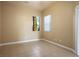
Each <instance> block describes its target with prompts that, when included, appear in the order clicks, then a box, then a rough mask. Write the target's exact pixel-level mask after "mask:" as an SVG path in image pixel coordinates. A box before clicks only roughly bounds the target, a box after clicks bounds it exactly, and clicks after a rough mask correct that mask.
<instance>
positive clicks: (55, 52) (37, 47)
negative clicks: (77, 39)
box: [0, 41, 76, 57]
mask: <svg viewBox="0 0 79 59" xmlns="http://www.w3.org/2000/svg"><path fill="white" fill-rule="evenodd" d="M0 52H1V53H0V54H1V57H76V55H75V54H74V53H72V52H70V51H68V50H65V49H63V48H60V47H58V46H55V45H52V44H50V43H48V42H45V41H34V42H28V43H22V44H14V45H6V46H2V47H0Z"/></svg>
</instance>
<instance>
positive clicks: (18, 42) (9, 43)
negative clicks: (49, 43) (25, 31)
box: [0, 39, 40, 46]
mask: <svg viewBox="0 0 79 59" xmlns="http://www.w3.org/2000/svg"><path fill="white" fill-rule="evenodd" d="M38 40H40V39H32V40H26V41H16V42H8V43H2V44H0V46H5V45H12V44H20V43H26V42H32V41H38Z"/></svg>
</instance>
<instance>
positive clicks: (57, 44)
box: [42, 39, 75, 53]
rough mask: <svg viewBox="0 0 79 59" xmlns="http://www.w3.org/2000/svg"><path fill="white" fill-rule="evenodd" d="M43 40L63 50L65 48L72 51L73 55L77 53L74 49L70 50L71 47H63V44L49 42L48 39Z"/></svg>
mask: <svg viewBox="0 0 79 59" xmlns="http://www.w3.org/2000/svg"><path fill="white" fill-rule="evenodd" d="M42 40H44V41H46V42H48V43H51V44H54V45H56V46H59V47H61V48H64V49H66V50H69V51H72V52H73V53H75V50H73V49H72V48H69V47H67V46H64V45H61V44H59V43H56V42H53V41H49V40H47V39H42Z"/></svg>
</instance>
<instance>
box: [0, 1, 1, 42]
mask: <svg viewBox="0 0 79 59" xmlns="http://www.w3.org/2000/svg"><path fill="white" fill-rule="evenodd" d="M0 43H1V2H0Z"/></svg>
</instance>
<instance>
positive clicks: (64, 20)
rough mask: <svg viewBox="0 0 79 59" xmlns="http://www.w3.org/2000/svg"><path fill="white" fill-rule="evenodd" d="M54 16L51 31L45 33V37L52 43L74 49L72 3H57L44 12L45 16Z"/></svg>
mask: <svg viewBox="0 0 79 59" xmlns="http://www.w3.org/2000/svg"><path fill="white" fill-rule="evenodd" d="M49 14H50V15H52V20H51V31H50V32H43V36H44V37H45V38H46V39H48V40H51V41H54V42H57V43H60V44H62V45H65V46H68V47H70V48H74V46H73V14H74V5H73V3H72V2H56V3H54V4H52V5H51V7H49V8H47V9H45V10H44V11H43V16H46V15H49Z"/></svg>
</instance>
